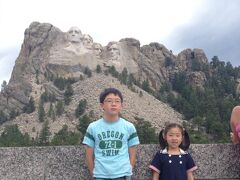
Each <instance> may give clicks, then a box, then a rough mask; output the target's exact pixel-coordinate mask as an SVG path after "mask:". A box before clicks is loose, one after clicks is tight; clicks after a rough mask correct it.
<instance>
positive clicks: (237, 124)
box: [230, 106, 240, 144]
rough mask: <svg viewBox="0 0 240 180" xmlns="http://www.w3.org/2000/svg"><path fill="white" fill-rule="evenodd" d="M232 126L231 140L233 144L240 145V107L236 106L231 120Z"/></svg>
mask: <svg viewBox="0 0 240 180" xmlns="http://www.w3.org/2000/svg"><path fill="white" fill-rule="evenodd" d="M230 125H231V130H232V132H231V139H232V142H233V144H239V143H240V106H236V107H234V108H233V110H232V115H231V119H230Z"/></svg>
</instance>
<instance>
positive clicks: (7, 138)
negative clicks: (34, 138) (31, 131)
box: [0, 124, 30, 147]
mask: <svg viewBox="0 0 240 180" xmlns="http://www.w3.org/2000/svg"><path fill="white" fill-rule="evenodd" d="M0 145H1V146H5V147H16V146H28V145H30V137H29V135H28V134H27V133H26V134H25V135H23V134H22V133H21V131H20V130H19V129H18V126H17V125H16V124H15V125H9V126H6V127H5V129H4V131H3V133H2V134H1V138H0Z"/></svg>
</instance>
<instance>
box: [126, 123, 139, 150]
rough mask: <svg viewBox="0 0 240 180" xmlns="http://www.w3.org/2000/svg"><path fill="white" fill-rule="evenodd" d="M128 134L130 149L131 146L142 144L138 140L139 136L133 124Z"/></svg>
mask: <svg viewBox="0 0 240 180" xmlns="http://www.w3.org/2000/svg"><path fill="white" fill-rule="evenodd" d="M128 133H129V137H128V147H131V146H135V145H138V144H140V142H139V138H138V135H137V131H136V128H135V127H134V125H133V124H131V125H130V126H129V128H128Z"/></svg>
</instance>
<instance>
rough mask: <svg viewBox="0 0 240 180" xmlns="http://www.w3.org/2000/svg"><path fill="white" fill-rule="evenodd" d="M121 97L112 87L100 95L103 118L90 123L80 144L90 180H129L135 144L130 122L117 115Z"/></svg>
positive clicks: (133, 160)
mask: <svg viewBox="0 0 240 180" xmlns="http://www.w3.org/2000/svg"><path fill="white" fill-rule="evenodd" d="M122 103H123V97H122V94H121V92H120V91H119V90H117V89H115V88H108V89H105V90H104V91H103V92H102V93H101V94H100V105H101V108H102V110H103V111H104V113H103V118H101V119H99V120H97V121H95V122H92V123H91V124H90V125H89V126H88V128H87V131H86V135H85V137H84V139H83V144H85V148H86V160H87V166H88V169H89V171H90V175H91V176H93V178H94V180H130V179H131V175H132V169H133V167H134V165H135V161H136V145H138V144H139V139H138V136H137V132H136V129H135V127H134V125H133V124H132V123H130V122H128V121H126V120H125V119H123V118H119V113H120V111H121V110H122Z"/></svg>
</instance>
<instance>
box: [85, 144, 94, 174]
mask: <svg viewBox="0 0 240 180" xmlns="http://www.w3.org/2000/svg"><path fill="white" fill-rule="evenodd" d="M85 150H86V161H87V167H88V170H89V173H90V176H91V177H92V176H93V167H94V154H93V152H94V150H93V148H92V147H90V146H88V145H85Z"/></svg>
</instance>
